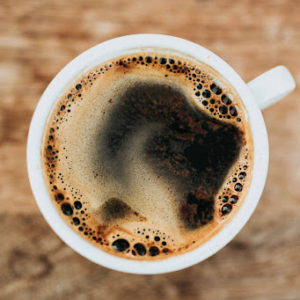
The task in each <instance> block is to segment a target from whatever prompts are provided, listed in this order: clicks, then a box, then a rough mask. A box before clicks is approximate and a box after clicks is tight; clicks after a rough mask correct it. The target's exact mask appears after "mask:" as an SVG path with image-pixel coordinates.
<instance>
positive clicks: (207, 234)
mask: <svg viewBox="0 0 300 300" xmlns="http://www.w3.org/2000/svg"><path fill="white" fill-rule="evenodd" d="M42 159H43V166H44V169H43V171H44V176H45V180H46V184H47V187H48V190H49V194H50V196H51V198H52V199H53V203H54V205H55V206H56V208H57V209H58V211H59V213H60V214H61V216H62V218H63V219H64V220H65V221H66V223H67V224H69V225H70V226H71V228H73V229H74V230H75V231H76V232H77V233H78V234H80V235H81V236H82V237H83V238H84V239H86V240H88V241H89V242H91V243H92V244H93V245H95V246H97V247H99V248H100V249H102V250H104V251H106V252H108V253H110V254H113V255H117V256H121V257H124V258H129V259H135V260H155V259H164V258H168V257H172V256H174V255H178V254H182V253H184V252H188V251H191V250H192V249H195V248H196V247H198V246H199V245H201V244H203V243H204V242H206V241H207V240H208V239H210V238H211V237H212V236H214V235H215V234H216V233H217V232H218V231H219V230H220V229H221V228H222V227H224V225H225V224H226V223H227V222H229V221H230V219H232V217H233V215H234V214H235V213H236V211H237V210H238V209H239V207H240V206H241V204H242V202H243V200H244V198H245V196H246V195H247V190H248V187H249V184H250V180H251V171H252V139H251V132H250V129H249V127H248V123H247V114H246V112H245V109H244V107H243V104H242V102H241V99H240V98H239V95H238V94H237V92H236V91H235V90H234V89H233V87H232V86H231V85H230V84H229V83H228V82H227V81H226V80H225V79H224V78H223V77H222V76H221V75H220V74H218V73H217V72H216V71H215V70H213V69H212V68H211V67H209V66H207V65H205V64H204V63H202V62H199V61H196V60H194V59H193V58H183V57H180V56H179V55H178V56H175V55H166V54H161V53H150V52H149V53H134V54H130V55H127V56H123V57H118V58H115V59H112V60H111V61H107V62H105V63H103V64H100V65H98V66H96V67H94V68H93V69H91V70H89V71H88V72H86V73H85V74H83V75H82V76H81V77H79V78H77V79H76V80H75V81H74V83H73V84H72V85H71V86H69V87H68V89H67V90H66V92H65V93H64V94H63V95H62V96H61V98H60V99H58V101H57V103H56V105H55V107H54V109H53V111H52V113H51V115H50V117H49V120H48V124H47V126H46V127H45V134H44V141H43V150H42Z"/></svg>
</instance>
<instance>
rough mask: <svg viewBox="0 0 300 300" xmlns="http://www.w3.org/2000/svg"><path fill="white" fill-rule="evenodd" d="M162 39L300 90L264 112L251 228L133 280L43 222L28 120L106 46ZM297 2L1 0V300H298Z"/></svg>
mask: <svg viewBox="0 0 300 300" xmlns="http://www.w3.org/2000/svg"><path fill="white" fill-rule="evenodd" d="M137 32H139V33H140V32H145V33H165V34H170V35H176V36H179V37H183V38H186V39H189V40H192V41H194V42H196V43H199V44H201V45H203V46H205V47H207V48H209V49H211V50H212V51H214V52H215V53H217V54H219V55H220V56H221V57H223V58H224V59H225V60H226V61H227V62H228V63H229V64H231V65H232V66H233V67H234V68H235V69H236V70H237V71H238V72H239V73H240V74H241V76H242V77H243V78H244V79H245V80H246V81H248V80H250V79H252V78H253V77H255V76H257V75H258V74H260V73H262V72H264V71H266V70H267V69H269V68H271V67H273V66H276V65H279V64H283V65H286V66H287V67H288V68H289V69H290V70H291V72H292V73H293V75H294V76H295V79H296V81H297V84H298V88H297V89H296V91H295V92H293V93H292V94H291V95H290V96H288V97H287V98H286V99H285V100H284V101H282V102H281V103H279V104H276V105H274V106H273V107H271V108H268V109H266V110H265V111H264V117H265V121H266V125H267V128H268V131H269V138H270V168H269V177H268V180H267V184H266V187H265V190H264V193H263V196H262V199H261V201H260V203H259V205H258V207H257V209H256V211H255V213H254V215H253V217H252V218H251V220H250V221H249V223H248V224H247V226H246V227H245V228H244V229H243V230H242V231H241V232H240V234H239V235H238V236H237V237H236V238H235V239H234V240H233V241H232V242H231V243H230V244H229V245H228V246H227V247H225V248H224V249H223V250H221V251H220V252H218V253H217V254H216V255H214V256H213V257H211V258H209V259H208V260H206V261H205V262H203V263H201V264H198V265H196V266H193V267H191V268H188V269H186V270H183V271H179V272H175V273H172V274H166V275H159V276H136V275H127V274H123V273H118V272H115V271H111V270H108V269H105V268H102V267H100V266H97V265H95V264H93V263H91V262H89V261H87V260H86V259H84V258H83V257H81V256H79V255H78V254H76V253H75V252H74V251H73V250H71V249H70V248H69V247H67V246H66V245H65V244H64V243H63V242H62V241H61V240H60V239H59V238H58V237H57V236H56V235H55V234H54V233H53V232H52V230H51V229H50V227H49V226H48V225H47V224H46V222H45V220H44V219H43V217H42V216H41V214H40V212H39V210H38V208H37V206H36V204H35V201H34V199H33V196H32V193H31V191H30V187H29V183H28V179H27V173H26V162H25V147H26V136H27V132H28V126H29V122H30V119H31V116H32V113H33V110H34V108H35V106H36V104H37V102H38V100H39V97H40V95H41V93H42V92H43V90H44V89H45V88H46V86H47V84H48V83H49V82H50V81H51V79H52V78H53V76H54V75H55V74H56V73H57V72H58V71H59V70H60V69H61V68H62V67H63V66H64V65H65V64H66V63H67V62H69V61H70V60H71V59H72V58H74V57H75V56H77V55H78V54H79V53H81V52H82V51H84V50H86V49H87V48H89V47H91V46H93V45H95V44H97V43H99V42H102V41H104V40H106V39H109V38H112V37H116V36H120V35H125V34H130V33H137ZM299 56H300V3H299V1H298V0H286V1H284V0H265V1H260V0H252V1H251V0H245V1H244V0H240V1H234V0H223V1H216V0H199V1H196V0H185V1H179V0H165V1H163V0H152V1H130V0H102V1H100V0H86V1H79V0H74V1H71V0H64V1H62V0H51V1H50V0H45V1H42V0H41V1H38V0H27V1H17V0H9V1H5V0H1V1H0V99H1V101H0V124H1V129H0V157H1V169H0V185H1V186H0V196H1V210H0V245H1V246H0V249H1V254H0V299H1V300H2V299H3V300H4V299H5V300H7V299H13V300H18V299H72V300H77V299H78V300H79V299H105V300H110V299H122V300H127V299H128V300H131V299H143V300H154V299H166V300H169V299H170V300H171V299H172V300H176V299H187V300H188V299H193V300H195V299H204V300H210V299H231V300H234V299H251V300H252V299H257V300H265V299H272V300H277V299H278V300H282V299H288V300H296V299H300V227H299V218H300V189H299V186H300V158H299V154H300V99H299V97H300V93H299V86H300V60H299Z"/></svg>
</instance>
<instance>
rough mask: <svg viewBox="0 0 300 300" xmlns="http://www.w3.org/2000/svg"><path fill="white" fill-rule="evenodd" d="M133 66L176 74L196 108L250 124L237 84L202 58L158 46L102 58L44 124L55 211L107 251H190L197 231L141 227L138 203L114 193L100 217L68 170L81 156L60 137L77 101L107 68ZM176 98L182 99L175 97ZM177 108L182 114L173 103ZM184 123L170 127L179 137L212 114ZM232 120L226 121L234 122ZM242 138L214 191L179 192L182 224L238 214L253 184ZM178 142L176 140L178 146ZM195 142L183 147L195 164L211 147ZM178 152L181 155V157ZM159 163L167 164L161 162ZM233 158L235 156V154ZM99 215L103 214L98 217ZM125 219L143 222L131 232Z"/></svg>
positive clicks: (138, 255)
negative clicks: (181, 237)
mask: <svg viewBox="0 0 300 300" xmlns="http://www.w3.org/2000/svg"><path fill="white" fill-rule="evenodd" d="M134 70H139V72H140V71H141V70H143V71H145V72H146V71H147V70H156V71H159V72H160V73H161V74H162V75H163V78H164V80H166V81H168V80H170V81H172V78H173V79H174V78H176V77H178V78H180V80H181V82H183V83H184V84H185V85H186V86H189V87H190V92H191V95H192V99H193V101H194V102H195V103H196V105H197V107H198V108H199V110H201V111H203V112H205V114H207V115H208V116H210V117H212V118H214V119H215V120H218V121H222V122H225V123H224V124H229V125H230V126H231V125H234V126H236V128H238V130H240V131H241V132H246V131H247V129H246V127H247V124H246V122H244V120H245V115H244V112H243V107H242V104H241V102H240V99H239V98H238V96H237V95H236V93H235V92H234V91H233V89H232V87H231V86H230V85H229V84H228V83H227V82H226V81H224V80H223V79H222V78H221V77H220V76H218V74H216V73H215V72H212V71H211V69H210V68H209V67H207V66H205V65H204V64H201V63H196V62H195V63H194V62H191V61H189V60H186V59H183V58H179V57H175V56H174V57H171V56H169V55H161V54H158V53H147V54H145V55H140V54H132V55H130V56H126V57H125V56H124V57H120V58H117V59H114V60H111V61H109V62H106V63H104V64H101V65H99V66H97V67H95V68H94V69H92V70H91V71H89V72H88V73H87V74H84V75H83V76H82V77H81V78H80V79H79V80H77V81H76V82H75V83H73V84H72V86H71V87H70V89H69V90H68V91H67V92H66V93H65V94H64V95H63V96H62V97H61V98H60V99H59V101H58V103H57V105H56V107H55V109H54V110H53V112H52V115H51V118H50V120H49V123H48V126H47V129H46V130H45V136H44V147H43V163H44V173H45V178H46V181H47V184H48V187H49V192H50V194H51V197H52V199H53V201H54V203H55V205H56V207H57V208H58V211H60V213H61V214H62V216H63V218H64V219H65V220H66V222H67V223H68V224H69V225H70V226H71V227H72V228H73V229H74V230H75V231H76V232H78V233H79V234H80V235H82V236H83V237H84V238H86V239H87V240H89V241H90V242H91V243H93V244H95V245H97V246H98V247H100V248H101V249H104V250H106V251H107V252H109V253H112V254H115V255H119V256H121V257H127V258H132V259H157V258H161V257H168V256H170V255H177V254H180V253H183V252H186V251H189V250H191V249H193V248H195V247H197V246H199V243H198V242H197V239H194V238H193V239H190V240H189V242H185V243H184V245H182V244H180V243H178V242H177V240H176V239H175V238H174V237H173V236H172V235H170V234H169V233H168V232H163V231H162V230H161V229H160V227H159V224H158V225H157V228H158V229H157V228H154V227H149V226H148V227H147V226H146V227H143V223H145V222H146V218H145V217H143V216H142V215H141V214H140V213H139V211H136V210H135V209H133V208H132V207H130V206H129V205H128V204H127V203H126V201H125V200H124V199H122V198H117V197H114V196H113V197H110V198H108V199H106V202H105V203H104V204H103V205H102V206H101V209H100V211H99V212H97V216H99V217H98V219H96V218H95V216H94V212H93V211H91V207H90V203H89V199H87V197H86V195H85V193H83V192H82V191H81V189H80V187H78V186H76V185H74V184H71V183H70V180H69V178H68V176H67V174H66V173H67V171H68V170H71V169H72V168H73V165H74V164H76V161H72V158H71V157H70V155H69V153H68V148H67V146H66V145H65V144H64V142H63V129H62V128H64V127H65V126H67V124H68V122H70V120H72V118H73V117H74V111H77V110H78V107H80V105H84V103H85V101H86V99H87V97H88V93H89V90H90V89H91V88H92V87H93V86H94V85H95V84H97V82H98V81H99V79H101V78H102V77H105V75H106V74H113V72H124V74H126V72H133V71H134ZM108 102H109V103H111V104H112V105H113V104H114V101H113V100H112V99H109V101H108ZM174 105H177V102H174ZM180 105H181V104H180V102H178V108H179V110H181V109H182V107H181V106H180ZM157 111H158V110H157ZM174 112H175V113H176V114H177V111H176V110H174ZM104 113H105V112H104ZM176 117H177V115H176V116H174V118H176ZM172 118H173V116H172ZM184 118H185V117H184ZM186 124H188V125H186ZM186 124H179V123H178V124H176V123H174V124H173V125H172V126H173V127H174V128H172V129H174V130H176V132H177V133H178V136H180V138H181V139H184V138H185V137H184V134H186V128H185V126H189V127H192V126H194V127H195V130H199V131H201V132H208V131H209V130H210V128H211V127H210V126H212V125H210V126H208V125H207V122H201V123H199V124H201V128H198V127H197V126H198V125H197V126H196V125H193V124H191V121H187V122H186ZM218 124H219V123H215V125H214V126H220V125H218ZM220 124H221V123H220ZM229 125H228V126H229ZM230 126H229V127H228V128H231V127H230ZM175 127H176V128H175ZM220 130H221V129H220ZM202 138H203V136H201V137H200V136H197V135H195V139H199V140H200V139H202ZM218 139H219V137H218V136H217V135H216V136H215V140H214V142H215V143H218ZM243 142H244V145H243V147H242V149H241V151H240V153H239V157H238V158H237V159H236V162H234V168H233V171H231V172H230V174H229V175H228V176H227V177H226V179H225V180H224V182H223V184H222V187H221V188H220V189H219V191H218V193H216V194H215V195H214V197H208V196H207V195H206V194H205V191H203V190H201V189H198V190H194V191H191V192H189V193H186V195H185V200H182V201H181V204H180V206H179V211H180V214H181V215H182V216H184V217H182V219H183V221H184V222H185V224H187V223H188V224H192V225H191V226H189V228H188V230H191V231H192V230H194V231H195V230H199V232H200V230H202V228H205V227H206V226H208V225H209V224H212V223H213V222H215V224H216V225H215V226H219V227H220V228H221V226H222V225H219V224H222V222H224V221H226V220H230V219H229V217H230V216H233V214H234V212H235V211H236V209H237V208H238V207H240V205H241V203H242V201H243V199H244V198H245V195H246V192H247V187H248V186H249V182H250V179H251V169H252V168H251V164H249V161H251V160H250V158H251V155H252V153H251V151H252V150H251V148H250V147H248V146H249V145H248V140H246V139H244V141H243ZM174 145H175V144H173V147H176V146H174ZM193 145H194V144H193ZM230 146H231V145H230V144H229V145H227V144H226V145H224V147H223V148H220V149H222V151H228V149H229V148H228V147H230ZM193 147H194V146H193ZM193 147H187V148H186V149H188V150H186V152H185V155H186V156H188V157H189V158H190V161H191V165H192V167H191V168H196V167H197V168H198V167H199V166H202V165H201V164H203V161H205V156H206V154H205V152H201V151H202V150H203V149H198V148H197V147H194V148H193ZM226 147H227V148H226ZM226 149H227V150H226ZM151 151H152V152H151ZM153 151H154V152H155V151H161V149H158V148H150V149H148V153H147V155H150V154H151V155H152V154H153V153H154V152H153ZM208 151H210V150H208ZM199 153H200V155H199ZM201 155H202V156H201ZM203 156H204V157H203ZM176 159H177V160H176V162H177V161H180V159H182V158H176ZM159 163H160V164H161V166H162V163H161V162H159ZM230 163H231V164H232V162H230ZM203 166H204V169H205V168H207V166H206V165H203ZM120 168H121V167H120ZM168 168H169V169H170V170H175V167H174V166H172V165H171V164H169V165H168ZM172 168H173V169H172ZM176 168H177V166H176ZM176 172H177V173H176ZM178 172H179V171H178V169H176V170H175V171H174V174H175V175H176V176H178V174H179V173H180V172H181V171H180V172H179V173H178ZM184 172H186V173H184ZM188 172H190V171H186V170H183V171H182V172H181V173H180V176H186V177H187V176H188ZM175 175H174V176H175ZM93 176H95V177H97V176H101V174H98V173H94V174H93ZM209 184H210V183H208V185H209ZM99 218H100V219H101V220H102V222H100V221H99V220H100V219H99ZM97 220H98V221H97ZM118 222H119V223H118ZM122 222H140V223H141V225H140V226H141V227H136V228H135V229H134V230H132V232H128V231H126V230H124V229H123V228H122V224H123V223H122ZM120 224H121V225H120ZM183 234H184V233H183Z"/></svg>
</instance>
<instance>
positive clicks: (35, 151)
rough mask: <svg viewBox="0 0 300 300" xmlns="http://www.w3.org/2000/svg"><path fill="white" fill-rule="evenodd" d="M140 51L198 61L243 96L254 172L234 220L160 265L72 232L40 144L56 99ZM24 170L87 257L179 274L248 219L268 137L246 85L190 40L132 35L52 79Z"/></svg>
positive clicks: (61, 231)
mask: <svg viewBox="0 0 300 300" xmlns="http://www.w3.org/2000/svg"><path fill="white" fill-rule="evenodd" d="M141 51H157V52H161V53H167V54H171V53H172V54H177V55H180V56H181V57H187V58H192V59H196V60H200V61H202V62H204V63H205V64H207V65H209V66H211V67H212V68H214V69H215V70H217V71H218V72H219V73H220V74H221V75H222V76H223V77H224V78H226V79H227V80H228V81H229V82H230V83H231V84H232V86H233V87H234V88H235V89H236V91H237V92H238V93H239V95H240V96H241V99H242V101H243V103H244V105H245V108H246V110H247V114H248V118H249V120H248V121H249V123H250V127H251V132H252V138H253V147H254V153H253V158H254V159H253V172H252V181H251V184H250V188H249V191H248V195H247V197H246V199H245V201H244V203H243V204H242V205H241V207H240V209H239V210H238V212H237V213H236V214H235V216H234V217H233V219H232V221H231V222H229V223H228V224H227V225H225V226H224V227H223V228H222V229H221V230H220V231H219V232H218V233H217V234H216V235H214V236H213V237H212V238H211V239H210V240H208V241H207V242H206V243H205V244H203V245H201V246H199V247H198V248H197V249H195V250H192V251H190V252H188V253H184V254H181V255H178V256H174V257H170V258H166V259H162V260H159V261H134V260H129V259H124V258H119V257H117V256H113V255H110V254H108V253H106V252H104V251H102V250H100V249H99V248H96V247H95V246H93V245H92V244H90V243H89V242H87V241H86V240H84V239H83V238H81V237H80V236H79V235H78V234H76V233H75V232H74V231H73V230H72V229H71V228H70V227H69V226H68V225H67V224H66V223H65V222H64V221H63V220H62V219H61V217H60V216H59V213H58V212H57V210H56V208H55V207H54V205H53V203H52V201H51V199H50V196H49V193H48V191H47V187H46V184H45V182H44V178H43V170H42V164H41V145H42V138H43V131H44V127H45V125H46V124H47V120H48V118H49V115H50V112H51V111H52V109H53V107H54V106H55V104H56V101H57V100H58V98H59V96H60V95H61V94H62V93H63V92H64V91H65V89H66V88H67V87H68V86H69V85H70V84H71V83H72V82H74V81H75V80H76V79H77V78H78V77H80V76H81V75H82V74H83V73H85V72H86V71H88V70H89V69H91V68H92V67H93V66H96V65H97V64H99V63H101V62H104V61H107V60H109V59H111V58H114V57H118V56H120V55H125V54H130V53H134V52H141ZM27 167H28V174H29V180H30V184H31V188H32V191H33V194H34V196H35V199H36V202H37V204H38V206H39V208H40V210H41V212H42V214H43V216H44V217H45V219H46V220H47V222H48V223H49V225H50V226H51V227H52V229H53V230H54V231H55V232H56V234H57V235H58V236H59V237H60V238H61V239H62V240H63V241H64V242H65V243H66V244H68V245H69V246H70V247H71V248H73V249H74V250H75V251H76V252H78V253H79V254H81V255H82V256H84V257H86V258H87V259H89V260H91V261H93V262H95V263H97V264H99V265H102V266H105V267H108V268H111V269H114V270H118V271H122V272H128V273H134V274H158V273H166V272H171V271H176V270H180V269H183V268H186V267H189V266H191V265H193V264H195V263H198V262H200V261H203V260H204V259H206V258H208V257H209V256H211V255H213V254H214V253H216V252H217V251H218V250H220V249H221V248H222V247H224V246H225V245H226V244H227V243H228V242H229V241H230V240H231V239H233V237H234V236H235V235H236V234H237V233H238V232H239V231H240V230H241V228H242V227H243V226H244V225H245V223H246V222H247V221H248V219H249V218H250V216H251V215H252V213H253V211H254V209H255V207H256V205H257V203H258V201H259V198H260V196H261V193H262V190H263V187H264V183H265V179H266V175H267V168H268V139H267V133H266V128H265V124H264V121H263V118H262V115H261V112H260V110H259V109H258V107H257V105H256V103H255V99H253V96H252V95H251V93H250V91H249V89H248V88H247V85H246V84H245V82H244V81H243V80H242V79H241V78H240V77H239V75H238V74H237V73H236V72H235V71H234V70H233V69H232V68H231V67H230V66H229V65H228V64H227V63H226V62H224V61H223V60H222V59H221V58H219V57H218V56H216V55H215V54H213V53H212V52H211V51H209V50H207V49H205V48H203V47H201V46H199V45H197V44H194V43H192V42H189V41H186V40H183V39H180V38H176V37H172V36H165V35H154V34H139V35H130V36H124V37H120V38H116V39H113V40H109V41H107V42H104V43H102V44H99V45H97V46H95V47H93V48H91V49H89V50H87V51H85V52H84V53H82V54H81V55H79V56H78V57H76V58H75V59H74V60H73V61H71V62H70V63H69V64H68V65H66V66H65V67H64V68H63V69H62V70H61V71H60V72H59V73H58V74H57V75H56V77H55V78H54V79H53V80H52V82H51V83H50V84H49V86H48V87H47V89H46V90H45V92H44V93H43V95H42V97H41V99H40V101H39V103H38V105H37V107H36V110H35V112H34V115H33V118H32V121H31V125H30V130H29V135H28V142H27Z"/></svg>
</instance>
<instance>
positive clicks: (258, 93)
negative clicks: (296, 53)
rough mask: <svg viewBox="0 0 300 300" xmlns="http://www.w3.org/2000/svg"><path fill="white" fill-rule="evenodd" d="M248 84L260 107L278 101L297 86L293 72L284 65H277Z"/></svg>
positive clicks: (263, 107) (262, 107)
mask: <svg viewBox="0 0 300 300" xmlns="http://www.w3.org/2000/svg"><path fill="white" fill-rule="evenodd" d="M247 85H248V87H249V89H250V91H251V93H252V94H253V96H254V98H255V100H256V103H257V105H258V106H259V108H260V109H265V108H266V107H268V106H270V105H272V104H274V103H276V102H277V101H279V100H280V99H282V98H284V97H285V96H287V95H288V94H289V93H290V92H292V91H293V90H294V89H295V87H296V83H295V80H294V78H293V76H292V74H291V73H290V71H289V70H288V69H287V68H286V67H284V66H277V67H275V68H273V69H271V70H269V71H267V72H265V73H263V74H261V75H259V76H258V77H256V78H254V79H253V80H251V81H250V82H248V84H247Z"/></svg>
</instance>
